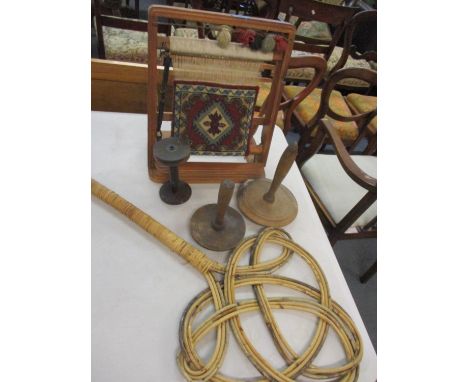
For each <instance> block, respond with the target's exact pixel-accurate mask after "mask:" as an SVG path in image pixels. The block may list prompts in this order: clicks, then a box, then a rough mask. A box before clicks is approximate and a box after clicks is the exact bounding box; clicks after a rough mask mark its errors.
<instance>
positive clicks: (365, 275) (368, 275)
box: [359, 260, 377, 284]
mask: <svg viewBox="0 0 468 382" xmlns="http://www.w3.org/2000/svg"><path fill="white" fill-rule="evenodd" d="M376 273H377V260H376V261H375V263H374V264H372V265H371V267H370V268H369V269H368V270H367V271H365V272H364V273H363V274H362V275H361V277H359V280H360V281H361V283H362V284H365V283H366V282H368V281H369V279H370V278H371V277H372V276H374V275H375V274H376Z"/></svg>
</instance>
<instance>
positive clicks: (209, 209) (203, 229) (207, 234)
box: [190, 204, 245, 251]
mask: <svg viewBox="0 0 468 382" xmlns="http://www.w3.org/2000/svg"><path fill="white" fill-rule="evenodd" d="M217 211H218V205H217V204H207V205H205V206H203V207H200V208H199V209H198V210H196V211H195V213H194V214H193V215H192V218H191V220H190V233H191V234H192V237H193V239H194V240H195V241H196V242H197V243H198V244H200V245H201V246H202V247H204V248H207V249H211V250H213V251H227V250H229V249H233V248H235V247H236V246H237V244H239V243H240V241H241V240H242V239H243V238H244V235H245V221H244V218H243V217H242V215H241V214H240V213H239V212H237V211H236V210H235V209H234V208H231V207H229V206H228V207H227V209H226V213H225V215H224V225H223V228H221V229H220V230H216V229H214V228H213V226H212V222H213V221H214V220H215V218H216V213H217Z"/></svg>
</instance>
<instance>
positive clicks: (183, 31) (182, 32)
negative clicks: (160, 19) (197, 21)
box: [173, 28, 198, 38]
mask: <svg viewBox="0 0 468 382" xmlns="http://www.w3.org/2000/svg"><path fill="white" fill-rule="evenodd" d="M173 35H174V36H177V37H185V38H198V31H197V30H196V29H193V28H177V29H175V30H174V33H173Z"/></svg>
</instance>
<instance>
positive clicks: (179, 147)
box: [153, 137, 192, 205]
mask: <svg viewBox="0 0 468 382" xmlns="http://www.w3.org/2000/svg"><path fill="white" fill-rule="evenodd" d="M153 157H154V159H155V160H156V161H158V162H159V163H160V164H161V165H163V166H166V167H168V168H169V174H170V175H169V180H168V181H167V182H165V183H164V184H163V185H162V186H161V188H160V189H159V196H160V197H161V200H162V201H163V202H164V203H167V204H173V205H176V204H182V203H185V202H186V201H187V200H189V199H190V196H191V195H192V189H191V188H190V186H189V185H188V184H187V183H186V182H184V181H183V180H181V179H180V178H179V167H178V166H179V165H180V164H181V163H184V162H186V161H187V160H188V158H189V157H190V145H189V144H188V143H187V142H185V141H182V140H181V139H179V137H171V138H166V139H162V140H160V141H158V142H156V143H155V145H154V147H153Z"/></svg>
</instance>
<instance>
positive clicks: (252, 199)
mask: <svg viewBox="0 0 468 382" xmlns="http://www.w3.org/2000/svg"><path fill="white" fill-rule="evenodd" d="M270 185H271V180H269V179H256V180H253V181H251V182H249V183H247V184H246V185H245V186H244V187H243V188H241V189H240V190H239V192H238V194H237V203H238V205H239V209H240V210H241V211H242V213H243V214H244V215H245V216H247V217H248V218H249V219H250V220H252V221H253V222H254V223H257V224H260V225H264V226H267V227H283V226H285V225H288V224H289V223H291V222H292V221H293V220H294V219H295V218H296V215H297V201H296V198H295V197H294V195H293V194H292V193H291V191H289V190H288V189H287V188H286V187H285V186H283V185H280V186H279V187H278V190H277V191H276V193H275V200H274V201H273V203H268V202H266V201H265V200H264V199H263V195H265V193H266V192H267V191H268V190H269V189H270Z"/></svg>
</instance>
